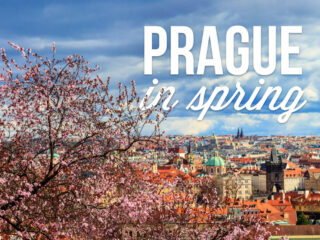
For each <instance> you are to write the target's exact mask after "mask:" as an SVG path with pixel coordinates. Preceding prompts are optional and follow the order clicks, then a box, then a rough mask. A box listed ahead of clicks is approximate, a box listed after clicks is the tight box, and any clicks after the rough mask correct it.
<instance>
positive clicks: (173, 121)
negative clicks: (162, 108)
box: [161, 117, 216, 135]
mask: <svg viewBox="0 0 320 240" xmlns="http://www.w3.org/2000/svg"><path fill="white" fill-rule="evenodd" d="M215 124H216V121H215V120H211V119H210V120H209V119H208V120H202V121H199V120H197V119H194V118H191V117H188V118H187V117H169V118H168V119H167V120H166V121H165V122H164V123H163V124H162V126H161V128H162V129H163V130H164V131H165V132H166V134H181V135H199V134H201V133H205V132H206V131H208V130H210V129H212V128H213V127H214V126H215Z"/></svg>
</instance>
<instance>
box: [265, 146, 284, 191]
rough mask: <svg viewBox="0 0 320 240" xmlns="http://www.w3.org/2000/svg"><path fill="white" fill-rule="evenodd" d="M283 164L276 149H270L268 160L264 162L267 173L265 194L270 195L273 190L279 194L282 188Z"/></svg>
mask: <svg viewBox="0 0 320 240" xmlns="http://www.w3.org/2000/svg"><path fill="white" fill-rule="evenodd" d="M283 170H284V164H283V162H282V158H281V156H279V155H278V152H277V149H275V148H272V150H271V156H270V160H268V161H266V171H267V193H268V194H272V193H273V192H274V190H276V191H277V192H279V191H280V190H283V187H284V174H283Z"/></svg>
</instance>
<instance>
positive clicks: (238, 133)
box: [236, 128, 240, 138]
mask: <svg viewBox="0 0 320 240" xmlns="http://www.w3.org/2000/svg"><path fill="white" fill-rule="evenodd" d="M239 137H240V130H239V128H238V132H237V136H236V138H239Z"/></svg>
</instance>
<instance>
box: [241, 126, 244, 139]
mask: <svg viewBox="0 0 320 240" xmlns="http://www.w3.org/2000/svg"><path fill="white" fill-rule="evenodd" d="M243 137H244V135H243V129H242V128H241V132H240V138H243Z"/></svg>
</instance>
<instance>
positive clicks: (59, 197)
mask: <svg viewBox="0 0 320 240" xmlns="http://www.w3.org/2000/svg"><path fill="white" fill-rule="evenodd" d="M10 45H11V46H12V47H13V48H14V49H16V50H17V51H18V52H19V53H20V54H21V56H22V59H23V62H22V63H21V62H20V61H19V63H18V62H16V61H15V60H13V59H9V58H7V56H6V52H5V50H4V49H1V57H2V63H3V64H2V65H3V69H2V72H1V74H0V101H1V103H2V108H1V117H0V233H1V234H7V235H11V234H14V235H18V236H20V237H21V238H22V239H38V238H39V237H42V238H44V239H62V238H68V239H74V238H77V239H121V238H127V239H133V238H134V237H135V238H138V237H139V236H138V235H135V236H133V235H132V234H131V233H130V231H129V232H128V231H126V229H129V228H130V227H132V229H134V230H135V231H136V233H139V234H140V236H141V238H144V239H184V238H186V237H189V238H191V239H199V238H200V239H231V238H232V239H253V238H255V239H266V238H267V237H268V234H269V233H268V232H266V230H265V228H264V226H263V223H262V222H261V221H260V220H259V219H246V218H239V219H229V218H226V217H222V214H220V213H219V211H220V210H221V209H222V207H221V206H220V202H219V200H218V198H217V194H216V192H215V188H214V186H213V185H212V180H208V179H205V178H204V179H198V180H197V181H189V180H188V181H187V180H185V181H184V180H181V179H180V178H177V179H176V180H174V181H173V182H171V181H166V180H164V179H159V176H158V175H153V174H152V173H151V172H150V171H149V170H148V169H142V168H141V166H139V165H135V164H133V163H132V162H130V161H129V156H130V154H131V153H130V148H131V147H132V146H133V145H134V144H136V143H137V142H143V143H146V144H148V142H151V141H152V142H154V141H157V142H158V143H159V139H160V136H161V131H160V123H161V122H162V121H164V120H165V118H166V116H167V114H168V112H166V111H163V109H162V108H161V102H160V103H159V104H158V105H156V106H153V107H152V108H149V109H144V110H142V109H141V108H139V107H138V106H139V105H140V104H141V100H140V98H139V97H138V96H137V92H136V89H135V84H134V82H132V83H131V87H126V86H122V85H121V84H119V85H118V89H117V93H112V92H114V90H110V79H107V81H103V80H102V79H101V78H100V77H99V76H98V75H96V76H94V75H93V74H94V72H95V71H96V70H97V67H96V68H90V67H89V65H88V63H87V62H86V61H85V59H84V58H83V57H81V56H78V55H73V56H69V57H67V58H65V59H56V50H55V46H54V44H53V45H52V56H51V57H50V58H47V57H42V56H40V55H38V54H37V53H32V52H31V50H30V49H27V50H24V49H23V48H21V47H19V46H17V45H15V44H13V43H10ZM146 127H147V128H148V129H149V132H151V133H150V134H149V135H145V132H144V129H145V128H146ZM150 129H151V131H150ZM252 237H253V238H252Z"/></svg>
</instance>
